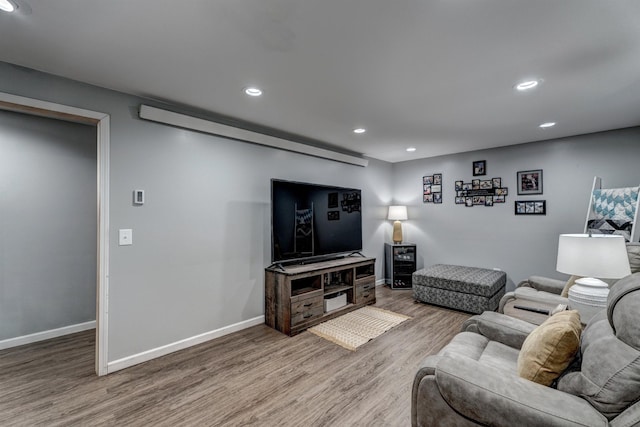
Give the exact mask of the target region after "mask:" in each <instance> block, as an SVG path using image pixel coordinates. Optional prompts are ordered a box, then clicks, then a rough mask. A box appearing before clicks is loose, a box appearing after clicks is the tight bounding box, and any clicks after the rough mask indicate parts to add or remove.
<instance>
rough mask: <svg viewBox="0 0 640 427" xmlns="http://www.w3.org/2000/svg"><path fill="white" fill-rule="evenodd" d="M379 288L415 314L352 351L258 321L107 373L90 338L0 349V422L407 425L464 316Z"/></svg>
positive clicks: (385, 300)
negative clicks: (419, 376)
mask: <svg viewBox="0 0 640 427" xmlns="http://www.w3.org/2000/svg"><path fill="white" fill-rule="evenodd" d="M376 291H377V293H378V302H377V303H376V305H375V306H376V307H381V308H384V309H388V310H392V311H395V312H398V313H402V314H406V315H408V316H411V317H412V319H410V320H408V321H406V322H404V323H402V324H400V325H399V326H397V327H396V328H394V329H391V330H390V331H388V332H386V333H384V334H383V335H381V336H380V337H378V338H376V339H375V340H373V341H371V342H369V343H367V344H365V345H363V346H362V347H360V348H358V350H357V351H356V352H351V351H348V350H346V349H344V348H342V347H340V346H338V345H335V344H333V343H331V342H329V341H326V340H324V339H322V338H320V337H317V336H315V335H313V334H311V333H309V332H303V333H301V334H299V335H296V336H294V337H287V336H285V335H283V334H281V333H279V332H277V331H275V330H273V329H271V328H269V327H267V326H264V325H260V326H255V327H252V328H249V329H245V330H243V331H240V332H237V333H234V334H231V335H227V336H225V337H222V338H218V339H215V340H212V341H210V342H207V343H204V344H201V345H198V346H195V347H191V348H189V349H186V350H183V351H180V352H177V353H173V354H170V355H168V356H165V357H162V358H159V359H156V360H153V361H150V362H146V363H143V364H140V365H138V366H134V367H131V368H128V369H125V370H122V371H119V372H115V373H113V374H110V375H107V376H106V377H97V376H96V375H95V373H94V345H95V341H94V334H93V331H87V332H81V333H78V334H73V335H68V336H65V337H61V338H56V339H53V340H49V341H44V342H41V343H35V344H29V345H26V346H22V347H16V348H14V349H8V350H3V351H0V426H76V425H77V426H296V427H298V426H408V425H410V411H411V385H412V381H413V375H414V373H415V371H416V368H417V366H418V364H419V363H420V361H421V360H422V359H423V358H424V357H425V356H427V355H429V354H433V353H435V352H437V351H438V350H439V349H440V348H442V346H444V345H445V344H446V343H447V342H448V341H449V340H450V339H451V337H452V336H453V335H455V334H456V333H457V332H458V331H459V330H460V327H461V325H462V322H464V320H466V319H467V318H468V317H469V316H470V315H469V314H465V313H460V312H456V311H453V310H448V309H445V308H438V307H434V306H430V305H426V304H421V303H416V302H414V301H413V298H412V293H411V291H410V290H409V291H407V290H394V291H392V290H391V289H389V288H387V287H378V288H377V289H376Z"/></svg>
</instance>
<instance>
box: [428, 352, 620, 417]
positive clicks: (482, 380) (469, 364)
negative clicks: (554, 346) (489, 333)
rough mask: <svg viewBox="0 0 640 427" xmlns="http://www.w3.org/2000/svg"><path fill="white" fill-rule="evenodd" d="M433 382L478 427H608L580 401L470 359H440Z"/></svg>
mask: <svg viewBox="0 0 640 427" xmlns="http://www.w3.org/2000/svg"><path fill="white" fill-rule="evenodd" d="M433 362H434V361H433V360H432V361H431V363H433ZM435 378H436V383H437V386H438V389H439V391H440V394H441V395H442V397H443V398H444V400H445V401H446V402H447V404H448V405H449V406H450V407H451V408H453V410H454V411H456V412H458V413H459V414H461V415H462V416H463V417H466V418H468V419H471V420H474V421H475V422H478V423H479V424H482V425H491V426H505V427H507V426H514V425H521V426H534V425H536V426H538V425H539V426H567V425H575V426H600V425H601V426H606V425H608V421H607V419H606V417H604V416H603V415H602V414H601V413H599V412H598V411H597V410H596V409H595V408H594V407H593V406H591V405H590V404H589V403H588V402H587V401H586V400H584V399H581V398H579V397H577V396H574V395H572V394H569V393H564V392H561V391H558V390H556V389H553V388H550V387H545V386H543V385H540V384H537V383H534V382H532V381H529V380H526V379H523V378H520V377H518V376H516V375H515V373H514V374H509V373H505V372H504V371H502V370H499V369H497V368H493V367H491V366H487V365H484V364H482V363H480V362H478V361H475V360H473V359H470V358H466V357H462V356H457V357H440V358H439V359H438V360H437V361H435Z"/></svg>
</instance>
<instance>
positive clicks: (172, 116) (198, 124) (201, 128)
mask: <svg viewBox="0 0 640 427" xmlns="http://www.w3.org/2000/svg"><path fill="white" fill-rule="evenodd" d="M139 115H140V118H141V119H143V120H149V121H152V122H157V123H163V124H166V125H171V126H176V127H180V128H184V129H190V130H195V131H198V132H204V133H208V134H211V135H218V136H223V137H226V138H230V139H235V140H239V141H244V142H251V143H254V144H259V145H264V146H267V147H272V148H277V149H280V150H286V151H292V152H294V153H299V154H306V155H308V156H313V157H320V158H323V159H327V160H333V161H336V162H341V163H348V164H350V165H355V166H362V167H366V166H367V165H368V164H369V161H368V160H367V159H363V158H361V157H357V156H351V155H349V154H343V153H339V152H337V151H331V150H326V149H324V148H318V147H313V146H311V145H306V144H302V143H299V142H295V141H290V140H288V139H282V138H277V137H275V136H271V135H266V134H263V133H259V132H253V131H250V130H246V129H240V128H236V127H233V126H228V125H223V124H221V123H216V122H213V121H210V120H204V119H200V118H198V117H193V116H188V115H186V114H180V113H174V112H173V111H168V110H163V109H160V108H156V107H151V106H149V105H144V104H141V105H140V111H139Z"/></svg>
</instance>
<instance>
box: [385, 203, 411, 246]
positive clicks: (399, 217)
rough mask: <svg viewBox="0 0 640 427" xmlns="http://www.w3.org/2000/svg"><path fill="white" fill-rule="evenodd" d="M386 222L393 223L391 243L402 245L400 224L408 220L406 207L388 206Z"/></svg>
mask: <svg viewBox="0 0 640 427" xmlns="http://www.w3.org/2000/svg"><path fill="white" fill-rule="evenodd" d="M387 219H388V220H391V221H393V243H402V223H401V222H400V221H406V220H407V219H409V217H408V216H407V207H406V206H389V214H388V216H387Z"/></svg>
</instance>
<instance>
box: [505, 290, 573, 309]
mask: <svg viewBox="0 0 640 427" xmlns="http://www.w3.org/2000/svg"><path fill="white" fill-rule="evenodd" d="M513 293H514V296H515V299H516V300H518V303H520V302H522V305H527V302H541V303H544V304H554V305H557V304H567V305H568V304H569V299H568V298H565V297H562V296H560V295H556V294H550V293H549V292H541V291H536V290H535V289H532V288H516V290H515V291H513Z"/></svg>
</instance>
